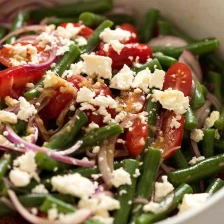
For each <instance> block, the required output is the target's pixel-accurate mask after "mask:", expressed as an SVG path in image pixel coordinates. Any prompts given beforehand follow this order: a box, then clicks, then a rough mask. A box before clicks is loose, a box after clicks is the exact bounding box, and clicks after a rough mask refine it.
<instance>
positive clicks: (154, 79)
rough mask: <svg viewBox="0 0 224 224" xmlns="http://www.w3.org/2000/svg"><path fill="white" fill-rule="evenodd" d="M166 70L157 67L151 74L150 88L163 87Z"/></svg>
mask: <svg viewBox="0 0 224 224" xmlns="http://www.w3.org/2000/svg"><path fill="white" fill-rule="evenodd" d="M165 74H166V73H165V72H164V71H163V70H159V69H155V71H154V73H152V75H151V79H150V82H149V87H150V88H153V87H155V88H158V89H162V88H163V83H164V77H165Z"/></svg>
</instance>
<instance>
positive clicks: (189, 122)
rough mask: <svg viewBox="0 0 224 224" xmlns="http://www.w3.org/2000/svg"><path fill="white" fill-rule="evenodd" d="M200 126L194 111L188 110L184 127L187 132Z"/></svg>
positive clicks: (189, 108)
mask: <svg viewBox="0 0 224 224" xmlns="http://www.w3.org/2000/svg"><path fill="white" fill-rule="evenodd" d="M197 125H198V122H197V119H196V117H195V114H194V111H193V110H192V108H191V107H188V108H187V111H186V113H185V114H184V126H185V129H187V130H192V129H194V128H196V127H197Z"/></svg>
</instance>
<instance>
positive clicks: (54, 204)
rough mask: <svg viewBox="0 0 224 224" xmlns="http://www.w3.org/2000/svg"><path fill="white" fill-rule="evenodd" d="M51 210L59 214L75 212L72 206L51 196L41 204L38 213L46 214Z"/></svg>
mask: <svg viewBox="0 0 224 224" xmlns="http://www.w3.org/2000/svg"><path fill="white" fill-rule="evenodd" d="M51 208H56V209H57V210H58V212H60V213H73V212H75V211H76V208H75V207H74V206H72V205H70V204H68V203H65V202H63V201H61V200H59V199H57V198H54V197H52V196H47V197H46V199H45V200H44V202H43V204H42V205H41V206H40V211H42V212H45V213H47V212H48V210H49V209H51Z"/></svg>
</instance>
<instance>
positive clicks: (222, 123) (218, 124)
mask: <svg viewBox="0 0 224 224" xmlns="http://www.w3.org/2000/svg"><path fill="white" fill-rule="evenodd" d="M214 127H215V128H216V129H218V130H223V129H224V107H222V110H221V113H220V117H219V119H218V120H216V121H215V123H214Z"/></svg>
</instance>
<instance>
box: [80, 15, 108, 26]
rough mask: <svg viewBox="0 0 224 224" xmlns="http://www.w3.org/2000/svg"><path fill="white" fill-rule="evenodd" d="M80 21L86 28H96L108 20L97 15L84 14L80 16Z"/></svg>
mask: <svg viewBox="0 0 224 224" xmlns="http://www.w3.org/2000/svg"><path fill="white" fill-rule="evenodd" d="M79 20H80V21H82V23H83V24H84V25H86V26H90V27H96V26H98V25H100V24H101V23H102V22H103V21H104V20H106V18H105V17H104V16H102V15H99V14H96V13H92V12H83V13H82V14H80V16H79Z"/></svg>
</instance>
